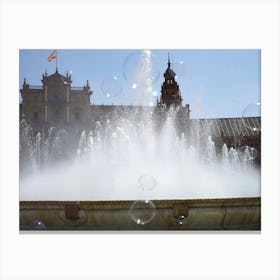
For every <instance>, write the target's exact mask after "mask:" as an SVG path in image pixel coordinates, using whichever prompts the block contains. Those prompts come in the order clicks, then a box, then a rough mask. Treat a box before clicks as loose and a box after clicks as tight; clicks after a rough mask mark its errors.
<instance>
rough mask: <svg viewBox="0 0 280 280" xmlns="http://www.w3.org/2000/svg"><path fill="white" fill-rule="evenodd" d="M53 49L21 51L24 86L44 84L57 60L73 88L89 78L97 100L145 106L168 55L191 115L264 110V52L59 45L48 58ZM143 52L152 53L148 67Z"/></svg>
mask: <svg viewBox="0 0 280 280" xmlns="http://www.w3.org/2000/svg"><path fill="white" fill-rule="evenodd" d="M52 51H53V50H51V49H20V50H19V89H20V88H22V84H23V81H24V78H26V81H27V83H29V84H30V85H37V86H38V85H42V83H41V79H42V74H43V73H45V71H47V73H48V75H51V74H53V73H54V72H55V70H56V64H57V68H58V72H59V73H61V74H62V75H66V73H67V72H68V73H69V74H70V75H71V77H72V86H74V87H75V86H76V87H80V86H83V85H85V84H86V81H87V80H88V81H89V85H90V87H91V90H93V95H92V97H91V102H92V104H96V105H99V104H104V105H106V104H110V105H111V104H114V105H121V104H123V105H146V104H143V102H142V101H143V98H142V94H143V91H145V92H146V91H147V86H149V91H150V93H149V94H150V95H151V98H150V99H149V105H153V104H156V100H157V98H159V96H160V90H161V85H162V83H163V81H164V77H163V73H164V72H165V70H166V68H167V62H168V55H169V57H170V62H171V68H172V69H173V70H174V72H175V73H176V81H177V82H178V84H179V86H180V91H181V94H182V97H183V104H189V105H190V109H191V118H222V117H241V116H242V115H243V116H245V115H246V116H248V114H249V115H252V116H256V115H259V114H260V112H259V110H260V106H257V105H256V104H258V105H259V102H260V98H261V92H260V91H261V83H260V73H261V69H260V66H261V52H260V50H255V49H253V50H250V49H246V50H241V49H237V50H234V49H233V50H229V49H227V50H218V49H216V50H212V49H211V50H203V49H197V50H189V49H170V50H169V49H150V50H136V49H133V50H132V49H100V50H98V49H94V50H87V49H80V50H72V49H58V50H57V58H56V59H53V60H52V61H50V62H48V57H49V55H50V54H51V53H52ZM143 54H148V61H147V60H145V59H144V68H143V63H142V64H141V59H143ZM142 62H143V61H142ZM141 67H142V68H141ZM143 72H145V73H144V74H142V73H143ZM139 73H140V74H139ZM139 75H140V76H141V77H142V78H143V77H144V78H146V77H147V75H149V76H151V77H152V80H151V82H150V83H149V84H148V85H146V84H145V85H144V86H143V85H142V86H139V84H138V82H139ZM143 75H144V76H143ZM139 83H140V82H139ZM142 83H143V81H142ZM20 100H21V98H20ZM248 108H249V109H248Z"/></svg>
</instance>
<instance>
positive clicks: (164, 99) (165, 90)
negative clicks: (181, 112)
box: [158, 53, 183, 109]
mask: <svg viewBox="0 0 280 280" xmlns="http://www.w3.org/2000/svg"><path fill="white" fill-rule="evenodd" d="M163 76H164V82H163V84H162V86H161V96H160V101H159V102H158V106H159V107H162V108H166V109H169V108H170V107H171V106H174V107H181V106H182V101H183V99H182V96H181V92H180V88H179V85H178V83H177V82H176V80H175V77H176V74H175V72H174V71H173V70H172V69H171V63H170V57H169V53H168V61H167V69H166V71H165V73H164V74H163Z"/></svg>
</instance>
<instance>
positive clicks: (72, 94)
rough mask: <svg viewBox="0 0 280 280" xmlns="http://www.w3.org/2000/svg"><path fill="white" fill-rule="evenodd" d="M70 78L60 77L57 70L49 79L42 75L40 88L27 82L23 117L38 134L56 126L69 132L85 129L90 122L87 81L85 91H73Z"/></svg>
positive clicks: (24, 90)
mask: <svg viewBox="0 0 280 280" xmlns="http://www.w3.org/2000/svg"><path fill="white" fill-rule="evenodd" d="M71 83H72V80H71V76H69V75H68V74H67V75H66V76H63V75H61V74H60V73H59V72H58V70H56V72H55V73H54V74H52V75H50V76H48V74H47V73H45V74H43V77H42V85H41V86H31V85H29V84H28V83H27V82H26V80H25V79H24V83H23V86H22V89H21V90H20V92H21V96H22V105H21V117H24V118H25V119H26V121H27V122H28V123H29V124H30V125H31V126H32V128H33V129H34V130H35V131H38V130H41V129H43V128H46V127H50V126H56V127H64V128H67V127H69V126H70V125H71V126H72V127H75V126H77V127H86V126H88V125H89V124H90V122H91V104H90V96H91V95H92V91H91V90H90V86H89V83H88V81H87V82H86V84H85V85H84V86H83V87H72V86H71Z"/></svg>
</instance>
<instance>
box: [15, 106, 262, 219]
mask: <svg viewBox="0 0 280 280" xmlns="http://www.w3.org/2000/svg"><path fill="white" fill-rule="evenodd" d="M174 113H175V111H172V110H170V111H169V113H168V117H167V118H166V121H165V123H164V124H163V125H162V128H161V130H160V131H159V129H158V126H157V125H155V123H154V122H153V121H152V116H153V110H152V108H144V109H143V110H142V111H139V112H134V114H133V115H131V114H130V113H129V112H125V111H124V112H122V113H119V114H118V118H117V119H116V118H115V117H114V116H111V117H110V116H106V117H105V118H104V120H101V121H98V122H97V123H96V127H95V129H94V130H88V131H86V130H83V131H81V132H80V133H79V134H77V136H76V140H75V137H73V139H72V140H70V139H71V138H70V136H69V135H68V132H67V131H66V130H64V129H56V128H54V127H51V128H50V129H49V130H48V132H47V134H48V136H46V135H41V133H40V132H39V133H37V134H36V135H35V136H33V134H32V129H31V128H30V126H28V125H27V124H26V123H25V122H24V121H23V122H22V123H21V145H20V166H21V174H20V200H21V201H45V203H47V202H48V201H61V202H63V201H72V202H73V201H99V202H102V201H103V202H104V203H106V201H110V202H112V203H114V201H115V202H116V201H131V203H130V205H131V204H132V203H133V202H134V201H138V200H141V201H151V200H152V201H157V200H159V201H160V200H174V201H176V200H182V199H188V200H201V199H203V200H204V199H206V200H207V199H208V200H209V199H238V198H243V197H245V198H247V199H248V198H255V197H259V196H260V172H259V170H258V168H257V167H255V165H254V164H253V162H254V158H255V150H254V148H250V147H242V148H240V149H235V148H233V147H231V148H228V147H227V146H226V145H225V144H224V145H223V146H222V149H221V151H217V150H216V148H215V145H214V142H213V141H212V139H211V136H210V135H209V136H208V137H207V139H205V142H203V141H200V142H201V145H198V144H197V143H196V142H195V138H196V137H193V138H191V137H188V136H187V135H185V133H181V134H178V132H177V131H176V129H175V123H174V122H175V118H174ZM26 167H28V168H27V169H26ZM144 204H145V203H144ZM130 205H127V207H128V208H129V207H130ZM133 217H134V216H133ZM34 218H35V217H34ZM133 219H134V220H137V218H135V217H134V218H133ZM140 224H141V223H140Z"/></svg>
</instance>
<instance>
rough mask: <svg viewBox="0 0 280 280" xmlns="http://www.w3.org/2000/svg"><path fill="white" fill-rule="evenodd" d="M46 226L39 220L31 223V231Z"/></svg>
mask: <svg viewBox="0 0 280 280" xmlns="http://www.w3.org/2000/svg"><path fill="white" fill-rule="evenodd" d="M45 228H46V225H45V223H44V222H42V221H40V220H35V221H33V222H32V223H31V229H45Z"/></svg>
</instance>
